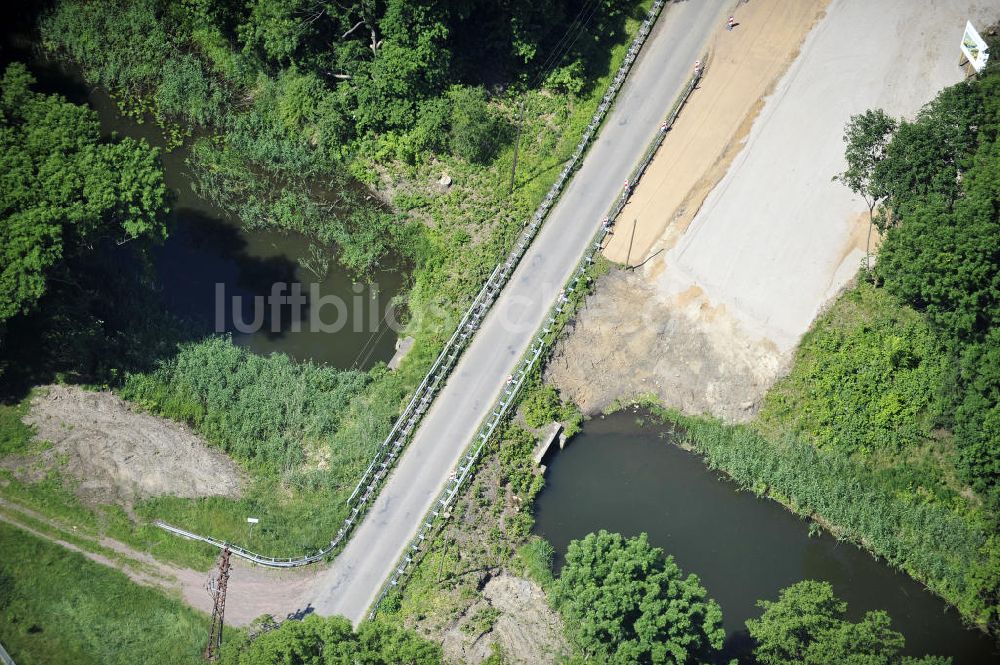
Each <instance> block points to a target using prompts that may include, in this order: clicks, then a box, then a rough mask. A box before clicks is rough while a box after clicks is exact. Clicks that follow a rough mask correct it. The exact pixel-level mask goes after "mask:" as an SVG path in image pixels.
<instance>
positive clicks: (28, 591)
mask: <svg viewBox="0 0 1000 665" xmlns="http://www.w3.org/2000/svg"><path fill="white" fill-rule="evenodd" d="M0 551H2V552H3V556H2V557H0V642H2V643H3V644H4V646H5V647H6V648H7V650H8V651H9V652H10V654H11V656H12V657H13V658H14V659H15V660H16V661H17V662H18V663H21V664H22V665H32V664H38V665H43V664H47V663H51V664H52V665H56V664H60V663H79V664H80V665H88V664H93V665H113V664H116V663H121V664H122V665H125V664H127V665H135V664H136V663H149V664H151V665H152V664H154V663H155V664H160V663H168V662H169V663H178V664H181V663H192V664H193V663H198V662H201V660H200V652H201V648H202V647H203V646H204V645H203V643H202V641H203V640H204V639H205V625H206V621H207V618H206V617H205V616H204V615H201V614H198V613H196V612H195V611H194V610H192V609H190V608H189V607H187V606H186V605H184V604H183V603H181V602H180V601H179V600H175V599H172V598H168V597H166V596H164V595H163V594H162V593H160V592H158V591H156V590H153V589H150V588H147V587H140V586H137V585H136V584H134V583H132V582H131V581H129V579H128V578H127V577H125V575H123V574H122V573H119V572H117V571H115V570H112V569H110V568H106V567H104V566H102V565H99V564H96V563H93V562H91V561H88V560H87V559H86V558H84V557H83V555H81V554H77V553H75V552H70V551H68V550H66V549H64V548H62V547H60V546H58V545H53V544H50V543H47V542H45V541H42V540H39V539H38V538H35V537H34V536H31V535H29V534H28V533H25V532H24V531H21V530H19V529H15V528H13V527H11V526H8V525H6V524H0Z"/></svg>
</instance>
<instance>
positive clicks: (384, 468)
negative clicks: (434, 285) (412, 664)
mask: <svg viewBox="0 0 1000 665" xmlns="http://www.w3.org/2000/svg"><path fill="white" fill-rule="evenodd" d="M665 2H666V0H655V1H654V2H653V5H652V7H651V8H650V10H649V14H648V15H647V16H646V19H645V20H644V21H643V23H642V25H641V26H640V27H639V31H638V32H637V33H636V36H635V39H633V41H632V44H631V46H630V47H629V50H628V53H626V55H625V59H624V60H623V61H622V64H621V66H620V67H619V68H618V72H617V73H616V74H615V78H614V79H613V80H612V82H611V84H610V85H609V86H608V89H607V91H606V92H605V93H604V98H603V99H602V100H601V103H600V105H598V107H597V111H596V112H595V113H594V117H593V118H592V119H591V121H590V124H589V125H588V126H587V129H586V131H584V133H583V136H582V137H581V138H580V142H579V143H578V144H577V146H576V150H575V151H574V152H573V156H572V157H571V158H570V159H569V160H568V161H567V162H566V165H565V166H564V167H563V169H562V171H561V172H560V173H559V177H558V178H557V179H556V181H555V182H554V183H553V184H552V187H551V188H550V189H549V191H548V193H547V194H546V195H545V198H544V199H543V200H542V202H541V203H540V204H539V206H538V208H537V209H536V210H535V213H534V215H533V216H532V218H531V221H530V222H529V223H527V224H526V226H525V228H524V230H523V231H522V232H521V235H520V237H519V238H518V240H517V241H516V243H515V245H514V248H513V249H512V250H511V251H510V253H509V254H508V255H507V258H506V259H505V260H504V261H502V262H500V263H499V264H498V265H497V267H496V268H495V269H494V270H493V272H492V274H490V276H489V278H488V279H487V280H486V282H485V283H484V284H483V287H482V288H481V289H480V290H479V293H478V294H476V297H475V298H474V299H473V301H472V304H471V305H470V306H469V308H468V309H467V310H466V312H465V315H464V316H463V317H462V319H461V320H460V321H459V324H458V326H457V327H456V329H455V332H454V333H453V334H452V336H451V338H450V339H449V340H448V342H447V343H446V344H445V346H444V349H443V350H442V351H441V353H440V354H439V355H438V357H437V359H436V360H435V361H434V364H433V365H432V366H431V369H430V371H429V372H428V373H427V375H426V376H425V377H424V380H423V381H422V382H421V383H420V385H419V386H418V387H417V389H416V391H414V393H413V397H412V398H411V399H410V401H409V403H408V404H407V405H406V408H405V409H403V412H402V413H401V414H400V416H399V418H397V419H396V422H395V423H394V424H393V427H392V429H391V430H390V432H389V435H388V436H387V437H386V438H385V440H384V441H383V442H382V443H381V445H380V446H379V447H378V449H377V450H376V452H375V455H374V457H373V458H372V461H371V463H369V465H368V468H367V469H366V470H365V472H364V473H363V474H362V476H361V479H360V480H359V481H358V484H357V486H356V487H355V488H354V492H353V493H352V494H351V496H350V498H349V499H348V505H349V506H353V508H352V509H351V512H350V513H349V514H348V516H347V517H346V518H345V519H344V521H343V523H342V524H341V527H340V529H338V531H337V533H336V535H335V536H334V537H333V539H332V540H331V541H330V544H329V545H327V546H326V547H323V548H321V549H320V550H318V551H317V552H315V553H313V554H307V555H304V556H299V557H269V556H264V555H261V554H257V553H255V552H251V551H249V550H246V549H244V548H242V547H237V546H234V545H232V544H231V543H226V542H224V541H222V540H219V539H217V538H211V537H208V536H201V535H198V534H196V533H193V532H191V531H187V530H185V529H182V528H180V527H176V526H172V525H170V524H167V523H166V522H163V521H160V520H158V521H156V522H155V523H154V524H155V525H156V526H158V527H160V528H161V529H164V530H166V531H169V532H170V533H173V534H175V535H178V536H182V537H184V538H190V539H192V540H198V541H201V542H204V543H208V544H210V545H213V546H215V547H220V548H221V547H223V546H224V545H228V547H229V548H230V550H231V551H232V553H233V554H234V555H236V556H238V557H240V558H242V559H246V560H248V561H253V562H254V563H257V564H260V565H262V566H268V567H273V568H293V567H296V566H304V565H307V564H310V563H314V562H316V561H319V560H320V559H322V558H324V557H325V556H327V555H328V554H330V553H331V552H333V551H335V550H336V549H337V548H338V547H339V546H340V545H341V543H343V542H344V540H345V539H346V538H347V536H348V535H350V533H351V531H352V530H353V529H354V527H355V526H356V525H357V524H358V522H360V521H361V518H362V517H363V516H364V512H365V510H366V509H367V506H368V504H369V503H370V502H371V501H372V500H373V499H374V498H375V497H376V496H377V495H378V490H379V488H380V487H381V484H382V481H383V480H384V479H385V478H386V476H388V475H389V472H390V471H391V469H392V467H393V465H394V463H395V461H396V459H397V458H398V457H399V455H400V453H402V451H403V448H405V447H406V444H407V443H408V442H409V441H410V439H411V437H412V435H413V433H414V431H416V429H417V426H418V425H419V424H420V421H421V420H422V419H423V416H424V414H425V413H426V412H427V410H428V408H430V404H431V401H432V400H433V398H434V395H435V394H436V393H437V391H438V390H440V388H441V387H442V384H443V382H444V381H445V379H446V378H447V377H448V375H449V374H450V373H451V370H452V368H453V367H454V366H455V363H456V361H457V360H458V357H459V356H460V355H461V353H462V351H464V350H465V347H466V346H467V345H468V343H469V340H470V338H471V337H472V335H473V333H474V332H475V331H476V330H477V329H478V328H479V326H480V324H481V323H482V321H483V318H484V317H485V316H486V313H487V312H488V311H489V309H490V307H491V306H492V305H493V303H494V302H495V301H496V299H497V297H498V296H499V294H500V291H501V290H502V289H503V287H504V286H505V285H506V284H507V280H508V279H509V278H510V275H511V274H512V273H513V272H514V268H516V267H517V265H518V263H519V262H520V260H521V258H522V257H523V256H524V253H525V251H527V249H528V246H529V245H530V244H531V241H532V240H534V238H535V236H536V235H537V234H538V229H539V227H541V225H542V222H543V221H544V220H545V217H546V216H547V215H548V213H549V211H550V210H551V209H552V206H553V205H554V204H555V202H556V200H557V199H558V197H559V195H560V194H561V193H562V190H563V188H564V187H565V186H566V182H567V180H568V179H569V177H570V175H571V174H572V173H573V171H574V170H576V168H577V167H578V166H579V163H580V159H581V158H582V157H583V154H584V152H586V150H587V148H588V147H589V146H590V142H591V140H592V139H593V137H594V135H595V133H596V132H597V129H598V128H599V127H600V125H601V123H602V122H603V121H604V117H605V116H606V115H607V112H608V110H609V109H610V108H611V104H612V102H613V101H614V99H615V96H616V95H617V94H618V91H619V89H621V86H622V84H623V83H624V82H625V78H626V77H627V76H628V73H629V71H630V70H631V68H632V64H633V63H634V62H635V59H636V58H637V57H638V55H639V50H640V49H641V48H642V46H643V44H645V42H646V37H648V36H649V33H650V32H651V31H652V28H653V24H654V23H655V22H656V19H657V17H658V16H659V14H660V10H661V9H662V8H663V5H664V4H665Z"/></svg>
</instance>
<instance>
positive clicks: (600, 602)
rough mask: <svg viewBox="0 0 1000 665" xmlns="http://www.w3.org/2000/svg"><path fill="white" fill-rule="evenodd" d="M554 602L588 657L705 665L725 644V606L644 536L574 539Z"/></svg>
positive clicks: (603, 534) (602, 535) (604, 660)
mask: <svg viewBox="0 0 1000 665" xmlns="http://www.w3.org/2000/svg"><path fill="white" fill-rule="evenodd" d="M552 588H553V596H552V598H553V602H554V604H555V605H556V607H558V608H559V611H560V613H561V614H562V615H563V617H564V618H565V619H566V626H567V630H568V632H569V634H570V636H571V637H572V639H573V641H574V642H575V643H576V645H577V647H578V648H579V649H580V650H581V652H582V653H583V655H584V656H585V657H586V658H587V659H592V660H595V661H597V662H601V663H693V662H703V661H704V659H705V658H707V657H708V656H710V655H711V654H712V653H713V652H715V651H718V650H719V649H721V648H722V640H723V637H724V636H725V633H724V631H723V630H722V625H721V624H722V611H721V610H720V609H719V605H718V604H717V603H716V602H715V601H714V600H712V599H711V598H709V597H708V594H707V593H706V591H705V589H704V587H702V586H701V583H700V581H699V580H698V577H697V576H696V575H694V574H689V575H688V576H687V577H684V575H683V573H682V572H681V569H680V568H679V567H678V566H677V564H676V563H674V560H673V558H672V557H669V556H667V557H664V555H663V550H661V549H659V548H657V547H652V546H650V544H649V542H648V540H647V539H646V534H641V535H639V536H637V537H635V538H628V539H626V538H623V537H622V536H620V535H619V534H616V533H608V532H607V531H601V532H599V533H596V534H595V533H591V534H588V535H587V536H586V537H585V538H584V539H583V540H574V541H573V542H571V543H570V545H569V549H568V551H567V553H566V563H565V565H563V568H562V571H561V572H560V574H559V578H558V579H557V580H556V581H555V583H554V585H553V587H552Z"/></svg>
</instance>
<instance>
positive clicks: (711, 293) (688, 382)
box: [548, 0, 998, 420]
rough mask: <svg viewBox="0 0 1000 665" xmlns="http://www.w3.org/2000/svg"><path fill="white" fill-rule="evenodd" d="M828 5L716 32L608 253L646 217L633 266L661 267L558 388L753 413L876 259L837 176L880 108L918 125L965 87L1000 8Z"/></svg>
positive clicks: (610, 306)
mask: <svg viewBox="0 0 1000 665" xmlns="http://www.w3.org/2000/svg"><path fill="white" fill-rule="evenodd" d="M824 5H826V3H825V2H823V1H822V0H774V1H772V2H765V1H763V0H754V1H752V2H750V3H749V4H745V5H742V6H741V7H739V9H738V10H737V13H736V20H737V21H738V23H739V25H738V26H737V28H736V29H735V30H734V31H733V32H728V31H725V30H720V32H719V34H718V36H717V37H716V38H715V40H714V42H713V49H712V55H711V57H710V59H709V63H708V64H709V67H708V69H707V72H706V76H705V79H704V80H703V82H702V84H701V85H700V86H699V89H698V90H697V91H696V92H695V93H694V95H693V96H692V98H691V101H690V103H689V104H688V106H687V107H686V108H685V109H684V111H683V112H682V114H681V117H680V119H679V120H678V122H677V124H676V125H675V127H674V128H673V130H672V131H671V132H670V135H669V136H668V137H667V139H666V141H665V142H664V145H663V147H662V148H661V150H660V151H659V153H658V154H657V157H656V159H655V161H654V163H653V165H652V167H651V169H650V170H649V171H648V172H647V175H646V176H645V177H644V178H643V180H642V182H641V183H640V184H639V185H638V186H637V188H636V191H635V194H634V197H633V199H632V201H631V202H630V204H629V206H628V207H627V208H626V210H625V212H624V216H623V217H622V218H620V219H621V220H622V221H621V222H620V226H619V228H618V229H617V233H616V236H615V238H614V240H613V242H612V243H610V244H609V247H608V250H607V254H608V256H609V257H610V258H612V259H615V260H619V261H623V260H624V258H625V256H624V254H625V252H626V251H627V241H628V239H629V236H630V234H631V227H632V224H631V220H633V219H635V220H638V221H637V225H636V239H635V244H634V246H633V249H632V253H631V257H632V258H631V263H632V264H636V263H638V262H640V261H642V260H644V259H649V260H648V262H647V263H646V264H645V265H644V266H643V267H642V268H640V269H639V270H637V271H636V272H634V273H626V272H614V273H612V274H611V275H609V276H607V277H606V278H604V279H603V280H602V281H601V282H600V283H599V284H598V288H597V292H596V294H595V295H594V296H593V297H591V298H590V299H589V300H588V303H587V309H586V311H584V312H583V314H582V315H581V316H580V317H579V318H578V320H577V322H576V324H575V327H574V329H573V330H572V331H571V332H570V334H568V335H567V336H566V337H565V338H564V340H563V341H562V342H561V344H560V345H559V347H558V349H557V352H556V358H555V360H554V361H553V362H552V363H550V367H549V370H548V378H549V379H550V380H552V381H553V382H554V383H555V384H556V385H557V386H558V387H559V388H560V389H561V390H563V391H564V392H565V393H566V394H567V395H568V397H570V398H572V399H574V400H575V401H577V403H579V404H580V405H581V406H582V407H583V408H584V409H585V410H588V411H593V410H597V409H600V408H602V407H604V406H606V405H607V404H608V403H610V402H611V401H612V400H614V399H615V398H618V397H629V396H634V395H638V394H646V393H655V394H657V395H658V396H659V397H660V398H661V400H663V401H664V402H665V403H667V404H669V405H672V406H676V407H679V408H682V409H683V410H685V411H687V412H693V413H701V412H711V413H714V414H716V415H720V416H722V417H725V418H727V419H730V420H742V419H746V418H748V417H749V416H750V415H751V414H752V413H753V412H754V410H755V407H756V405H757V404H758V402H759V400H760V398H761V397H762V396H763V394H764V392H765V391H766V389H767V388H768V387H769V386H770V385H771V384H772V383H773V381H774V380H775V379H776V378H777V376H778V375H779V374H780V373H781V372H782V370H783V368H784V367H787V364H788V362H789V360H790V358H791V355H792V353H793V352H794V349H795V346H796V345H797V343H798V340H799V339H800V338H801V336H802V334H803V333H804V332H805V331H806V330H807V329H808V327H809V325H810V324H811V323H812V321H813V319H814V318H815V317H816V315H817V313H818V312H819V311H820V310H821V309H822V307H823V306H824V305H825V304H826V303H827V302H829V301H830V299H832V298H833V297H835V296H836V294H837V293H838V292H839V291H840V290H841V289H842V288H843V286H844V285H845V284H846V283H847V282H848V281H849V280H850V278H851V277H852V276H853V275H854V274H855V273H856V271H857V269H858V267H859V265H860V261H861V259H862V256H863V250H864V234H865V231H866V223H865V217H864V215H863V213H865V211H866V208H865V206H864V203H863V202H862V201H861V200H860V199H858V198H857V197H855V196H854V195H852V194H851V193H850V192H849V191H848V190H847V189H846V188H844V187H843V186H842V185H840V184H838V183H835V182H832V181H831V178H832V176H833V175H834V174H836V173H838V172H839V171H841V170H842V169H843V168H844V162H843V144H842V140H841V134H842V131H843V127H844V124H845V123H846V122H847V120H848V118H849V117H850V116H851V115H852V114H855V113H860V112H862V111H864V110H866V109H868V108H874V107H881V108H884V109H886V111H888V112H889V113H892V114H894V115H897V116H900V115H902V116H912V115H914V114H915V113H916V111H917V110H918V109H919V108H920V106H922V105H923V104H924V103H926V102H927V101H929V100H930V99H931V98H932V97H933V96H934V95H935V94H936V93H937V91H938V90H940V89H941V88H943V87H945V86H947V85H950V84H952V83H955V82H957V81H958V80H960V79H961V77H962V71H961V69H960V68H959V67H958V61H959V51H958V43H959V41H960V39H961V35H962V31H963V28H964V25H965V21H966V20H967V19H971V20H972V21H973V22H974V23H977V24H979V25H984V24H986V23H991V22H992V21H993V20H995V19H996V14H997V11H998V10H997V7H996V4H995V3H993V2H986V1H984V0H960V1H954V2H946V1H943V0H937V1H934V2H920V3H914V2H908V1H907V0H880V1H879V2H871V1H870V0H832V2H830V3H829V4H828V5H826V13H825V16H824V17H823V18H822V19H821V20H819V21H817V20H816V19H817V17H819V16H821V15H823V7H824ZM810 28H812V29H811V30H810ZM807 33H808V37H806V34H807ZM803 37H805V41H803ZM800 47H801V53H800V54H799V55H798V57H796V53H798V52H799V50H800ZM793 59H794V62H792V60H793ZM789 62H792V64H791V65H790V66H788V63H789ZM786 67H787V71H786V72H785V71H784V70H785V69H786ZM783 72H784V75H783V76H782V73H783ZM769 93H770V94H769ZM768 94H769V96H767V98H766V99H764V97H765V96H766V95H768ZM762 99H763V100H764V101H763V102H762ZM650 257H652V258H650Z"/></svg>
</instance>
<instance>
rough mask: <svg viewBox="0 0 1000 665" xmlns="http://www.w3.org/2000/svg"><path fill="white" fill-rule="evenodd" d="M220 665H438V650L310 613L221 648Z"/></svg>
mask: <svg viewBox="0 0 1000 665" xmlns="http://www.w3.org/2000/svg"><path fill="white" fill-rule="evenodd" d="M221 662H222V663H223V665H275V664H277V663H281V665H440V663H441V649H440V647H438V646H437V645H435V644H431V643H430V642H428V641H427V640H425V639H423V638H421V637H419V636H418V635H417V634H416V633H413V632H412V631H408V630H405V629H404V628H401V627H399V626H396V625H394V624H389V623H385V622H381V621H378V622H365V623H363V624H361V626H360V628H359V629H358V631H357V632H354V630H353V629H352V628H351V622H350V621H348V620H347V619H345V618H344V617H339V616H334V617H328V618H323V617H319V616H316V615H315V614H310V615H309V616H307V617H306V618H305V619H304V620H303V621H285V622H284V623H282V624H281V626H280V627H278V628H277V629H275V630H272V631H270V632H268V633H264V634H263V635H261V636H260V637H258V638H257V639H256V640H254V641H253V642H251V643H249V644H246V643H240V642H233V643H231V644H227V645H225V646H224V648H223V654H222V661H221Z"/></svg>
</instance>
